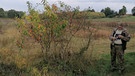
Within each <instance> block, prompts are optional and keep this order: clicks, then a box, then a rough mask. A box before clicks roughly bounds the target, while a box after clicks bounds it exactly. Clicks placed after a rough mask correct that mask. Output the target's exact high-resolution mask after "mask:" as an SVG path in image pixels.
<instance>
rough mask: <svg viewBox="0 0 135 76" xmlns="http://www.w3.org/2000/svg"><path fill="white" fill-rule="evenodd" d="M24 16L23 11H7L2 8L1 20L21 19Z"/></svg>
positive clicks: (0, 9)
mask: <svg viewBox="0 0 135 76" xmlns="http://www.w3.org/2000/svg"><path fill="white" fill-rule="evenodd" d="M23 15H24V12H23V11H16V10H14V9H11V10H8V11H5V10H4V9H3V8H0V18H15V17H18V18H21V17H22V16H23Z"/></svg>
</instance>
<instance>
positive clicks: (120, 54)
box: [111, 45, 124, 70]
mask: <svg viewBox="0 0 135 76" xmlns="http://www.w3.org/2000/svg"><path fill="white" fill-rule="evenodd" d="M116 61H118V66H117V64H116ZM111 67H112V68H115V69H116V68H117V69H119V70H123V69H124V51H123V48H122V45H113V47H112V49H111Z"/></svg>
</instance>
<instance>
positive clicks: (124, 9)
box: [119, 6, 127, 15]
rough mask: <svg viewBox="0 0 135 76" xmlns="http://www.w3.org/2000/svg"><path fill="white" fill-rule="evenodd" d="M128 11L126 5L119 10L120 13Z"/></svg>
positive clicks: (123, 13)
mask: <svg viewBox="0 0 135 76" xmlns="http://www.w3.org/2000/svg"><path fill="white" fill-rule="evenodd" d="M126 13H127V9H126V7H125V6H123V7H122V9H120V10H119V15H125V14H126Z"/></svg>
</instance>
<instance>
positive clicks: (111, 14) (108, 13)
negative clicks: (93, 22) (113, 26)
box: [101, 7, 117, 18]
mask: <svg viewBox="0 0 135 76" xmlns="http://www.w3.org/2000/svg"><path fill="white" fill-rule="evenodd" d="M101 12H103V13H104V14H105V16H106V17H110V18H111V17H115V16H116V15H117V12H115V11H114V10H111V8H109V7H106V8H105V9H102V10H101Z"/></svg>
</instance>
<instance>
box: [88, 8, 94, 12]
mask: <svg viewBox="0 0 135 76" xmlns="http://www.w3.org/2000/svg"><path fill="white" fill-rule="evenodd" d="M86 11H88V12H95V10H94V9H91V8H90V7H88V9H87V10H86Z"/></svg>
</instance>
